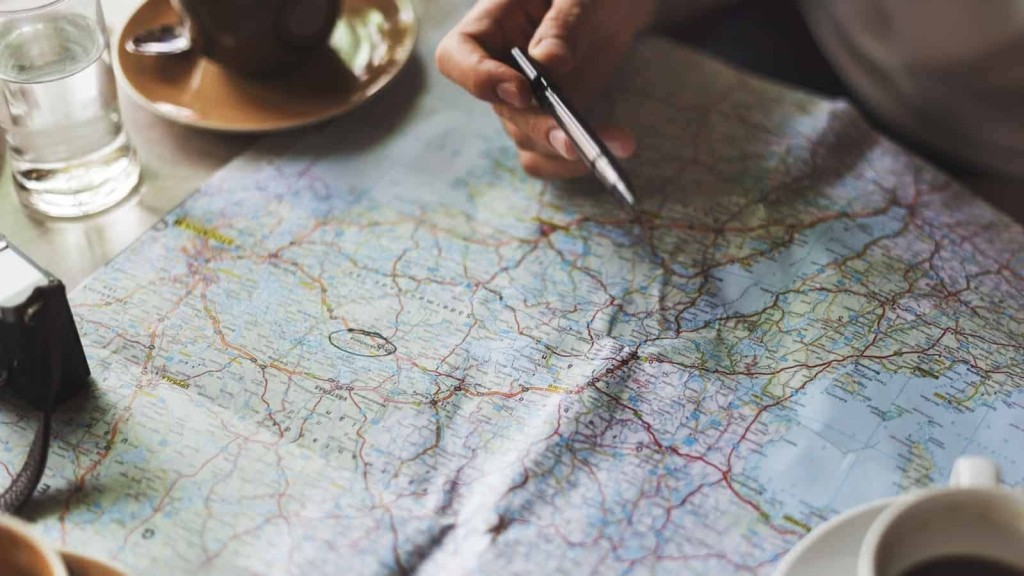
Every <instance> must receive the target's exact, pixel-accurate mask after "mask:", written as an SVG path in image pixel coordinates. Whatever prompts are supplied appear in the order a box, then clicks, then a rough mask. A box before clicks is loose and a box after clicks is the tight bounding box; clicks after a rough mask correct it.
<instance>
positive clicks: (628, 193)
mask: <svg viewBox="0 0 1024 576" xmlns="http://www.w3.org/2000/svg"><path fill="white" fill-rule="evenodd" d="M616 188H618V189H619V197H620V198H622V199H623V200H624V201H625V202H626V204H628V205H629V207H630V208H632V209H634V210H635V209H636V197H635V196H634V195H633V191H632V190H630V189H629V186H626V185H625V184H624V183H619V185H618V186H616Z"/></svg>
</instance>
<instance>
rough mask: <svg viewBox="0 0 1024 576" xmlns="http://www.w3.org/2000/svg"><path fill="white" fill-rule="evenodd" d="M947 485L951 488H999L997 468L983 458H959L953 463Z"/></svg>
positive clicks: (994, 464) (990, 461)
mask: <svg viewBox="0 0 1024 576" xmlns="http://www.w3.org/2000/svg"><path fill="white" fill-rule="evenodd" d="M949 485H950V487H952V488H995V487H997V486H999V466H998V465H996V463H995V462H993V461H992V460H989V459H988V458H985V457H984V456H961V457H959V458H957V459H956V461H955V462H953V471H952V472H950V474H949Z"/></svg>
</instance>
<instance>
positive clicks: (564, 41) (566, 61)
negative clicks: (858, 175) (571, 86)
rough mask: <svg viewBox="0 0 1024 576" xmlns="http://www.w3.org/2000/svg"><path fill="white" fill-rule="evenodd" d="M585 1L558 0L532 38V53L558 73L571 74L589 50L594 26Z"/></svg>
mask: <svg viewBox="0 0 1024 576" xmlns="http://www.w3.org/2000/svg"><path fill="white" fill-rule="evenodd" d="M584 4H585V2H581V1H580V0H554V1H553V2H552V3H551V8H550V9H549V10H548V12H547V14H545V15H544V19H543V20H542V21H541V23H540V26H538V27H537V31H536V32H535V33H534V35H533V38H532V39H531V40H530V48H529V50H530V55H531V56H532V57H533V58H535V59H536V60H537V61H538V62H540V64H541V65H542V66H544V67H545V68H546V69H547V70H549V71H550V72H552V73H553V74H555V75H557V76H564V75H565V74H568V73H569V72H570V71H571V70H572V69H573V68H575V66H576V64H577V63H578V61H577V59H578V57H579V55H580V54H582V53H584V52H586V50H587V44H588V42H587V38H588V32H591V33H592V32H593V31H592V30H589V28H590V27H588V26H587V25H586V22H584V17H585V16H586V13H585V7H584Z"/></svg>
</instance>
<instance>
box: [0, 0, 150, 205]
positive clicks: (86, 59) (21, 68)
mask: <svg viewBox="0 0 1024 576" xmlns="http://www.w3.org/2000/svg"><path fill="white" fill-rule="evenodd" d="M0 94H2V96H0V126H2V127H3V129H4V131H5V133H6V141H7V152H8V154H7V155H8V158H9V160H10V165H11V172H12V174H13V175H14V185H15V189H16V190H17V193H18V197H19V199H20V200H21V202H22V204H24V205H25V206H28V207H29V208H32V209H34V210H36V211H38V212H41V213H43V214H46V215H49V216H57V217H77V216H85V215H88V214H95V213H97V212H100V211H102V210H104V209H106V208H109V207H111V206H113V205H115V204H117V203H118V202H120V201H121V200H123V199H124V198H125V197H127V196H128V195H129V194H130V193H131V192H132V190H133V189H134V188H135V186H136V185H137V184H138V182H139V173H140V167H139V161H138V158H137V156H136V154H135V151H134V149H133V147H132V145H131V142H129V140H128V136H127V134H125V131H124V126H123V124H122V121H121V112H120V108H119V106H118V101H117V89H116V85H115V82H114V72H113V69H112V67H111V56H110V50H109V45H108V39H107V31H106V26H105V24H104V21H103V12H102V9H101V7H100V2H99V0H0Z"/></svg>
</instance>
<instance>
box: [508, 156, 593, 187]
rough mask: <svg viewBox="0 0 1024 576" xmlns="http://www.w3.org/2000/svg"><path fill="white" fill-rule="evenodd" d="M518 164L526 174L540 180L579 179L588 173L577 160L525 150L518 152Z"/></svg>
mask: <svg viewBox="0 0 1024 576" xmlns="http://www.w3.org/2000/svg"><path fill="white" fill-rule="evenodd" d="M519 163H520V164H521V165H522V166H523V170H524V171H525V172H526V173H527V174H529V175H530V176H533V177H534V178H540V179H542V180H562V179H566V178H579V177H580V176H585V175H586V174H587V173H588V170H587V167H586V166H585V165H584V164H583V163H582V162H580V161H579V160H576V161H572V160H565V159H561V158H552V157H551V156H544V155H543V154H538V153H536V152H529V151H526V150H521V151H520V152H519Z"/></svg>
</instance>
